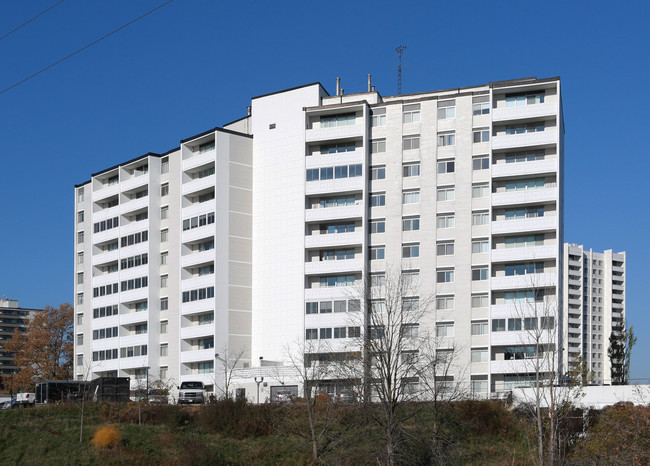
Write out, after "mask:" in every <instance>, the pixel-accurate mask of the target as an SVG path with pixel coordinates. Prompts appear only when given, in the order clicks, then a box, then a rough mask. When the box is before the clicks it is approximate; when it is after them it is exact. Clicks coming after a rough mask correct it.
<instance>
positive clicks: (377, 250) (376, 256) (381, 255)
mask: <svg viewBox="0 0 650 466" xmlns="http://www.w3.org/2000/svg"><path fill="white" fill-rule="evenodd" d="M385 255H386V250H385V248H384V247H383V246H380V247H373V248H370V260H381V259H385Z"/></svg>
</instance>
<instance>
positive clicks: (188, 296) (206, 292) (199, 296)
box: [183, 286, 214, 303]
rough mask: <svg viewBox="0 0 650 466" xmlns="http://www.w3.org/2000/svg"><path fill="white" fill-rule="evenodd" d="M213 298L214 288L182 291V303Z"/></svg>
mask: <svg viewBox="0 0 650 466" xmlns="http://www.w3.org/2000/svg"><path fill="white" fill-rule="evenodd" d="M211 298H214V286H209V287H207V288H199V289H196V290H189V291H183V302H184V303H189V302H192V301H199V300H203V299H211Z"/></svg>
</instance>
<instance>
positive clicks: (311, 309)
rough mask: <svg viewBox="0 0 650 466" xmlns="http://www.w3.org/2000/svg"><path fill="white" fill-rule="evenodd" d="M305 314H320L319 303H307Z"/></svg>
mask: <svg viewBox="0 0 650 466" xmlns="http://www.w3.org/2000/svg"><path fill="white" fill-rule="evenodd" d="M305 314H318V303H316V302H310V303H305Z"/></svg>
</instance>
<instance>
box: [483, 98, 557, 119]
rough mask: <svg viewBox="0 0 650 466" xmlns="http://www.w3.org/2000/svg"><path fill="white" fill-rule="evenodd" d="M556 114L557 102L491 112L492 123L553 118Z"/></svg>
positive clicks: (499, 109) (504, 108)
mask: <svg viewBox="0 0 650 466" xmlns="http://www.w3.org/2000/svg"><path fill="white" fill-rule="evenodd" d="M557 113H558V103H557V102H545V103H543V104H534V105H522V106H520V107H503V108H495V109H493V110H492V121H495V122H496V121H508V120H519V119H522V118H540V117H546V116H555V115H557Z"/></svg>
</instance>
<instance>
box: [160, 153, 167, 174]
mask: <svg viewBox="0 0 650 466" xmlns="http://www.w3.org/2000/svg"><path fill="white" fill-rule="evenodd" d="M160 173H161V174H165V173H169V157H163V158H162V159H160Z"/></svg>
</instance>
